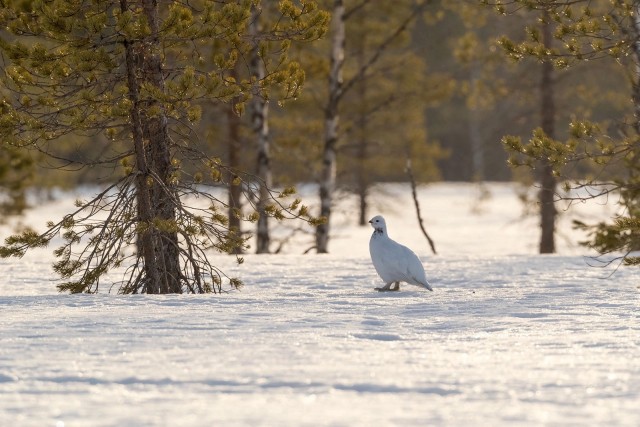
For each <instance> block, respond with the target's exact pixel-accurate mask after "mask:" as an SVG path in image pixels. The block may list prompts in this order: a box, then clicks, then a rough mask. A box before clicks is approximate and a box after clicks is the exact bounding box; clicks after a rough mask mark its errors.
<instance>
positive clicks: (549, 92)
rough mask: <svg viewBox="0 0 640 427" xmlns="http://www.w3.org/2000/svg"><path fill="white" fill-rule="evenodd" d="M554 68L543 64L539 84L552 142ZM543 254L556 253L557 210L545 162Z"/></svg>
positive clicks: (547, 27)
mask: <svg viewBox="0 0 640 427" xmlns="http://www.w3.org/2000/svg"><path fill="white" fill-rule="evenodd" d="M548 19H549V17H548V16H545V17H544V20H545V22H544V23H543V24H542V25H543V27H542V40H543V43H544V46H545V47H546V48H550V47H551V43H552V39H553V34H552V28H551V24H550V23H549V22H548ZM553 91H554V88H553V64H552V63H551V62H549V61H545V62H543V63H542V78H541V80H540V95H541V102H540V107H541V121H542V126H541V127H542V130H543V131H544V133H545V134H546V135H547V136H549V137H550V138H554V134H555V116H556V111H555V102H554V99H553ZM540 186H541V188H540V193H539V195H538V197H539V202H540V231H541V234H540V253H541V254H548V253H554V252H555V251H556V245H555V229H556V214H557V211H556V207H555V204H554V198H555V193H556V186H557V182H556V177H555V176H554V175H553V167H552V166H551V165H550V164H549V162H546V161H543V162H542V168H541V176H540Z"/></svg>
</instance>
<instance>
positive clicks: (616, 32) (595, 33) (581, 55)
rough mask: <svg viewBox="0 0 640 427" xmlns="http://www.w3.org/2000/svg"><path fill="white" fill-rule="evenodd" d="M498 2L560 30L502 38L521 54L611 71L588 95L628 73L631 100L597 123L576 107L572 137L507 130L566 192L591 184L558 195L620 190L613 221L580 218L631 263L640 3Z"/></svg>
mask: <svg viewBox="0 0 640 427" xmlns="http://www.w3.org/2000/svg"><path fill="white" fill-rule="evenodd" d="M493 6H494V7H495V8H496V9H497V10H498V11H499V12H501V13H503V14H509V13H511V11H516V10H519V11H533V13H535V14H537V15H538V16H540V14H542V16H543V19H544V21H545V22H548V23H549V25H552V26H553V28H554V31H553V36H554V37H555V38H556V39H557V40H558V41H559V43H556V44H554V45H553V46H548V45H545V42H544V34H542V33H541V31H540V30H539V29H536V28H529V29H528V31H527V38H526V39H524V40H522V41H520V42H514V41H513V40H511V39H508V38H503V39H502V40H501V44H502V46H503V48H504V49H505V50H506V51H507V53H508V54H509V55H510V56H511V57H512V58H514V59H515V60H518V61H519V60H523V59H525V58H535V59H536V60H538V61H540V62H543V63H552V64H553V65H554V66H555V67H556V68H558V69H572V68H574V67H578V66H582V67H586V68H589V69H592V68H594V67H601V68H600V69H601V70H603V71H605V72H606V74H604V73H601V74H600V81H599V82H598V83H599V84H594V85H593V86H592V87H591V88H590V89H591V90H590V91H589V95H588V96H590V97H591V98H596V99H597V98H601V97H602V98H606V97H607V96H608V93H607V90H608V89H609V88H610V86H608V85H607V83H609V84H610V83H611V81H612V80H613V81H615V80H614V79H611V76H624V77H625V78H621V77H618V79H619V81H620V82H624V84H625V85H626V87H627V95H628V96H627V100H628V101H627V103H626V108H625V109H623V110H622V111H620V112H619V115H618V116H617V117H616V120H615V121H613V122H609V123H607V122H602V123H598V122H596V121H594V120H593V119H592V117H589V116H587V115H581V114H578V113H576V114H575V115H574V117H573V118H572V120H571V121H570V122H569V123H567V126H568V132H567V135H566V136H564V135H562V136H560V135H555V137H554V135H550V134H548V132H547V131H546V129H544V128H543V127H540V128H537V129H535V130H534V132H533V136H532V137H531V138H530V139H529V140H528V142H526V143H523V142H522V140H521V138H517V137H508V138H506V139H505V143H506V145H507V146H508V148H509V149H510V150H511V151H512V152H514V153H515V155H514V156H513V157H512V159H511V162H512V163H513V164H515V165H520V164H526V165H529V166H531V167H535V166H536V165H537V164H540V162H542V163H543V164H546V165H548V166H549V167H551V168H552V172H553V174H554V175H555V176H556V177H557V178H558V179H560V180H562V181H564V182H565V191H567V192H569V191H570V190H581V189H582V190H584V189H586V191H583V192H582V193H579V192H576V191H574V192H573V193H566V194H561V195H560V196H559V199H569V200H571V199H584V198H601V197H602V198H608V197H609V196H610V195H611V194H612V193H615V194H619V196H620V201H619V203H620V205H621V206H622V207H623V208H624V214H622V215H620V216H617V217H615V218H613V220H612V222H609V223H606V222H603V223H599V224H584V223H577V224H576V225H577V226H579V227H580V228H583V229H585V230H588V231H590V233H591V234H590V236H591V240H590V241H589V242H586V243H587V244H588V245H589V246H591V247H593V248H595V249H597V250H598V251H600V252H601V253H612V252H619V251H622V252H623V254H624V255H623V256H622V257H623V258H624V260H625V262H626V263H629V264H638V263H640V258H638V257H633V256H630V253H631V252H632V251H634V250H637V249H638V248H640V244H639V243H640V219H639V216H640V209H638V200H640V197H639V196H640V192H638V182H640V173H639V172H640V168H639V167H638V161H637V159H638V141H639V140H640V20H639V19H638V16H640V15H639V14H640V2H639V1H630V0H615V1H596V2H591V1H526V2H525V1H509V2H497V3H496V2H494V3H493ZM523 6H525V7H524V8H523ZM602 64H605V65H604V67H607V68H603V65H602ZM611 67H615V69H616V70H615V71H613V70H612V68H611ZM583 69H584V68H583ZM605 76H606V77H607V78H604V77H605ZM603 84H604V86H603ZM587 105H588V104H587ZM563 136H564V138H563ZM585 164H587V165H588V167H589V169H590V171H591V173H590V174H588V175H587V174H579V175H578V176H577V177H576V175H575V174H574V173H572V172H573V171H575V168H576V165H577V166H582V167H583V168H584V165H585ZM583 170H584V169H583ZM572 178H573V179H574V181H573V183H572V180H571V179H572ZM576 178H577V179H576Z"/></svg>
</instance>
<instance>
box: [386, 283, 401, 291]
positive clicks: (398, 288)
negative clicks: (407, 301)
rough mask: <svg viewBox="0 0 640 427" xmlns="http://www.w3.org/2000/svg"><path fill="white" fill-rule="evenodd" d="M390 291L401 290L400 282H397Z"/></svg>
mask: <svg viewBox="0 0 640 427" xmlns="http://www.w3.org/2000/svg"><path fill="white" fill-rule="evenodd" d="M389 290H390V291H399V290H400V282H396V283H395V286H394V287H393V288H390V289H389Z"/></svg>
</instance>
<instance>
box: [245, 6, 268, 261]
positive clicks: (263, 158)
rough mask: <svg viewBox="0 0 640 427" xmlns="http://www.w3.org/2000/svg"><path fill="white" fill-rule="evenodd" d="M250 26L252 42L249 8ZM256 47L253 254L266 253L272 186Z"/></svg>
mask: <svg viewBox="0 0 640 427" xmlns="http://www.w3.org/2000/svg"><path fill="white" fill-rule="evenodd" d="M251 14H252V16H251V24H250V26H249V33H250V35H252V36H253V37H254V38H257V35H258V26H259V20H260V10H259V9H258V8H257V7H256V6H253V7H252V10H251ZM259 48H260V47H259V44H258V42H257V40H256V41H255V45H254V47H253V49H252V52H251V63H250V67H251V74H252V76H253V77H254V78H255V81H256V82H255V85H254V93H253V98H252V99H251V106H252V117H251V118H252V120H251V121H252V124H253V133H254V135H255V138H256V142H257V146H258V156H257V167H256V169H257V175H258V178H259V186H260V188H259V191H258V202H257V206H256V208H257V211H258V214H259V215H260V217H259V218H258V225H257V242H256V253H258V254H264V253H269V245H270V243H271V238H270V235H269V216H268V215H267V213H266V211H265V206H266V205H267V203H268V200H269V188H270V187H271V183H272V173H271V157H270V153H269V148H270V147H269V122H268V120H269V104H268V103H267V100H266V99H265V98H264V96H263V95H262V93H261V91H260V81H262V80H263V79H264V77H265V69H264V63H263V62H262V58H261V57H260V50H259Z"/></svg>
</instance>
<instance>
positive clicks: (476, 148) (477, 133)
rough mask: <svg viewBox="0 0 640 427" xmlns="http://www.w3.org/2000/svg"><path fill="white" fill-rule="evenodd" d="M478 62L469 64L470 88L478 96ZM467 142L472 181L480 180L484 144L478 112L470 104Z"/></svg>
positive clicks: (482, 172) (481, 176)
mask: <svg viewBox="0 0 640 427" xmlns="http://www.w3.org/2000/svg"><path fill="white" fill-rule="evenodd" d="M479 74H480V64H479V62H478V61H474V62H473V64H472V65H471V90H472V91H473V92H474V96H478V95H477V93H475V92H477V91H478V90H479V89H478V81H479V80H480V77H479ZM468 130H469V142H470V143H471V166H472V171H473V172H472V175H471V179H472V180H473V181H477V182H482V181H484V179H485V164H484V144H483V139H482V131H481V123H480V112H479V111H478V107H477V106H475V105H474V106H472V107H471V108H470V109H469V129H468Z"/></svg>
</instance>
